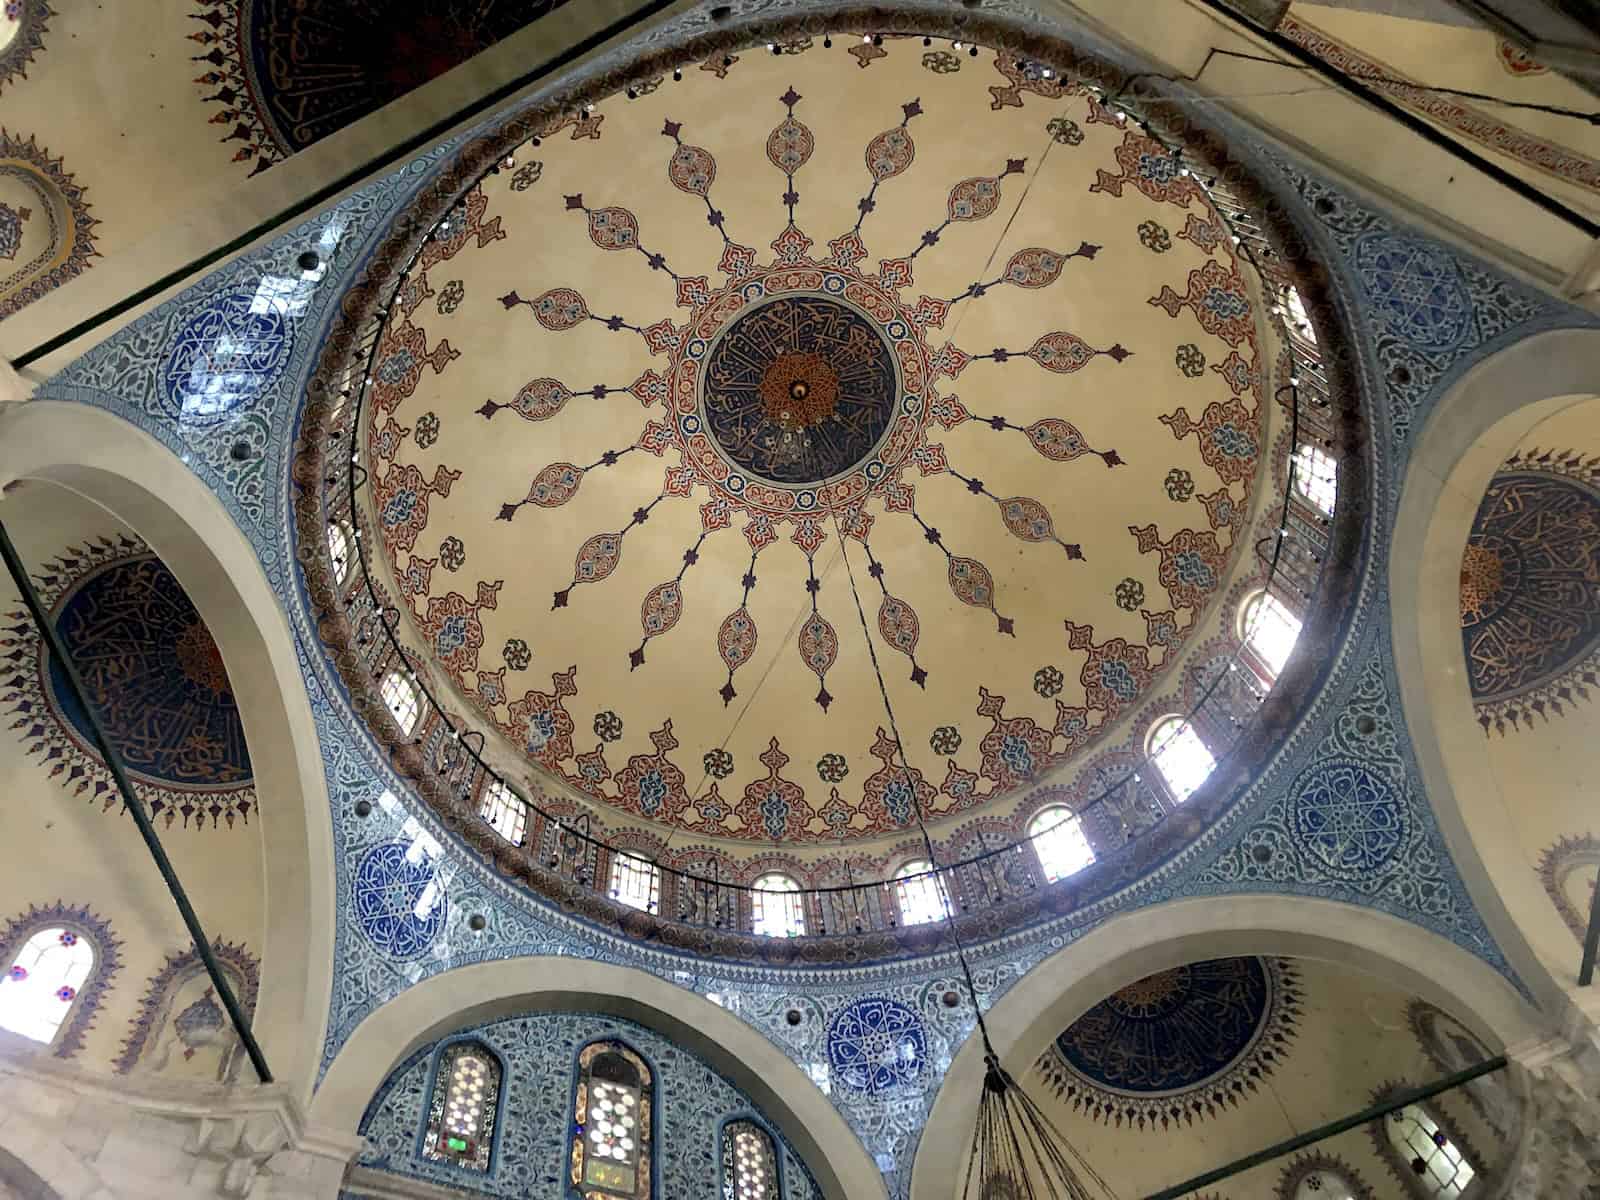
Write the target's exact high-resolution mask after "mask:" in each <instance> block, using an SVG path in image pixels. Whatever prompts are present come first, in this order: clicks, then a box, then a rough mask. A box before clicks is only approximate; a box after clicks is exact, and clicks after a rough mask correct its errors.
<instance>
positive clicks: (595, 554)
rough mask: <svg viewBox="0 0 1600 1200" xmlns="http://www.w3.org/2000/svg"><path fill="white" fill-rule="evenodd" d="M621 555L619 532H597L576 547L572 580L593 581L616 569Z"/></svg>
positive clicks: (576, 581) (578, 581) (575, 581)
mask: <svg viewBox="0 0 1600 1200" xmlns="http://www.w3.org/2000/svg"><path fill="white" fill-rule="evenodd" d="M621 557H622V535H621V534H620V533H597V534H595V535H594V536H593V537H592V538H590V539H589V540H588V541H586V542H585V543H584V544H583V545H581V546H579V547H578V560H577V562H576V563H575V564H574V565H573V569H572V582H574V583H595V582H597V581H598V580H601V579H604V578H605V577H606V576H607V575H609V574H611V572H612V571H614V570H616V569H617V561H618V560H619V559H620V558H621Z"/></svg>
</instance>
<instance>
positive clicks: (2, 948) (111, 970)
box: [0, 902, 122, 1059]
mask: <svg viewBox="0 0 1600 1200" xmlns="http://www.w3.org/2000/svg"><path fill="white" fill-rule="evenodd" d="M49 929H63V930H67V931H68V932H71V933H73V934H75V935H76V936H77V937H79V938H81V939H83V940H84V941H86V942H87V943H88V944H89V946H90V948H91V949H92V950H93V952H94V961H93V962H92V964H91V965H90V967H89V973H88V974H87V975H85V976H84V979H83V983H82V984H81V985H79V987H78V988H77V989H76V991H77V994H76V995H75V996H73V998H72V1001H71V1003H70V1005H69V1007H68V1009H67V1014H66V1016H64V1017H63V1018H62V1019H61V1022H60V1024H58V1025H57V1026H56V1028H55V1032H54V1034H53V1035H52V1037H51V1039H50V1041H49V1042H40V1041H36V1040H34V1039H31V1038H30V1039H29V1040H30V1041H33V1042H34V1044H35V1045H36V1046H39V1047H40V1048H41V1050H42V1051H47V1052H48V1053H49V1054H50V1055H52V1056H53V1057H55V1058H62V1059H67V1058H71V1057H73V1055H75V1054H77V1053H78V1052H79V1051H80V1050H82V1049H83V1039H84V1036H85V1035H86V1034H87V1033H88V1031H89V1027H90V1026H91V1025H93V1024H94V1019H95V1017H96V1016H97V1015H98V1014H99V1009H100V1003H101V1001H102V1000H103V999H104V997H105V992H106V989H107V988H109V987H110V986H111V983H112V980H113V979H115V977H116V975H117V973H118V972H119V971H120V970H121V969H122V942H121V939H119V938H118V937H117V936H116V934H115V933H114V932H112V929H111V924H110V922H108V921H107V920H105V919H104V918H103V917H101V916H99V915H98V914H96V913H94V912H92V911H91V910H90V909H89V908H87V907H83V906H71V905H67V904H62V903H60V902H57V903H55V904H48V905H45V906H44V907H42V908H40V907H38V906H36V905H30V906H29V908H28V911H27V912H25V913H20V914H18V915H17V916H15V917H13V918H11V920H10V921H8V922H7V923H6V925H5V927H4V928H3V929H0V976H3V975H5V974H7V973H9V972H10V970H11V968H12V966H13V965H15V963H16V961H17V958H18V957H19V956H20V955H21V953H22V951H23V950H24V949H25V948H26V947H27V945H28V943H29V942H30V941H31V940H32V939H33V938H34V937H35V936H36V935H38V934H40V933H43V932H44V931H46V930H49ZM7 1032H8V1033H9V1031H7ZM13 1036H16V1037H26V1036H27V1035H25V1034H15V1035H13Z"/></svg>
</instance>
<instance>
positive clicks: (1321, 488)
mask: <svg viewBox="0 0 1600 1200" xmlns="http://www.w3.org/2000/svg"><path fill="white" fill-rule="evenodd" d="M1294 490H1295V491H1296V492H1298V493H1299V494H1300V495H1301V496H1302V497H1304V498H1305V499H1306V500H1307V501H1308V502H1309V503H1310V504H1311V506H1312V507H1313V508H1315V509H1316V510H1317V511H1318V512H1319V513H1321V514H1322V515H1323V516H1325V517H1331V516H1333V509H1334V505H1335V504H1336V503H1337V502H1338V499H1339V463H1338V460H1337V459H1335V458H1334V457H1333V456H1332V455H1330V454H1328V453H1326V452H1325V451H1323V450H1321V449H1319V448H1318V447H1316V446H1313V445H1311V444H1310V443H1309V442H1301V443H1300V444H1299V445H1297V446H1296V447H1295V448H1294Z"/></svg>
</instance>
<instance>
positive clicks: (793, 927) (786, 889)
mask: <svg viewBox="0 0 1600 1200" xmlns="http://www.w3.org/2000/svg"><path fill="white" fill-rule="evenodd" d="M801 905H802V900H801V896H800V885H799V884H798V883H796V882H795V881H794V880H793V879H791V878H790V877H789V876H787V875H783V874H779V873H778V872H776V871H774V872H772V873H771V874H768V875H763V876H761V878H759V879H757V880H756V881H755V883H753V884H752V885H751V887H750V916H751V921H752V924H753V926H754V929H755V932H756V933H759V934H761V935H762V936H763V937H800V936H802V935H803V934H804V933H805V931H806V916H805V910H804V909H803V908H802V906H801Z"/></svg>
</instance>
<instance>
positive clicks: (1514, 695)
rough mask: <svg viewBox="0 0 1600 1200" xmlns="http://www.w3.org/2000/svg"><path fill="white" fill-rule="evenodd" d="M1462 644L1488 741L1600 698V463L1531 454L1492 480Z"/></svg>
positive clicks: (1466, 577)
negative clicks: (1594, 695) (1599, 694)
mask: <svg viewBox="0 0 1600 1200" xmlns="http://www.w3.org/2000/svg"><path fill="white" fill-rule="evenodd" d="M1461 641H1462V648H1463V651H1464V653H1465V655H1466V662H1467V681H1468V683H1469V685H1470V686H1471V689H1472V701H1473V706H1474V708H1475V709H1476V710H1477V716H1478V723H1479V724H1480V725H1482V726H1483V729H1484V732H1485V733H1491V732H1492V733H1500V734H1506V733H1508V732H1510V731H1513V730H1515V729H1517V728H1519V727H1521V726H1523V725H1527V724H1531V723H1532V722H1533V721H1534V720H1535V718H1538V719H1540V720H1549V719H1551V718H1552V717H1561V716H1565V715H1567V714H1568V713H1569V712H1570V711H1571V710H1572V709H1573V708H1574V707H1575V706H1576V705H1577V704H1578V702H1579V701H1587V700H1589V699H1590V698H1591V694H1592V692H1593V691H1595V690H1600V455H1597V456H1593V457H1589V458H1585V456H1583V455H1581V454H1579V453H1577V452H1576V451H1571V450H1567V451H1551V452H1548V453H1546V452H1541V451H1538V450H1534V451H1529V452H1527V453H1521V454H1517V455H1514V456H1513V457H1512V458H1511V459H1510V460H1508V461H1507V462H1506V463H1505V465H1504V466H1503V467H1502V468H1501V470H1500V471H1499V472H1497V473H1496V474H1495V476H1494V478H1493V479H1492V480H1491V481H1490V483H1489V487H1488V490H1487V491H1486V492H1485V493H1484V497H1483V501H1482V503H1480V504H1479V506H1478V512H1477V515H1476V516H1475V517H1474V519H1473V522H1472V530H1471V532H1470V533H1469V534H1468V536H1467V545H1466V548H1465V550H1463V552H1462V557H1461Z"/></svg>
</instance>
